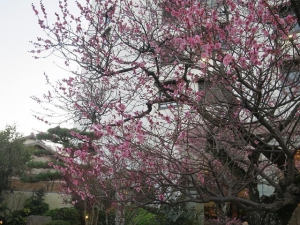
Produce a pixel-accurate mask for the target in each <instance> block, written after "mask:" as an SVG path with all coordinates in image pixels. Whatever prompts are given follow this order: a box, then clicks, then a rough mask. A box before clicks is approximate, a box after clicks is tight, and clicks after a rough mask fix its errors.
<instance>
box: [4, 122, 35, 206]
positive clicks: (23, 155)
mask: <svg viewBox="0 0 300 225" xmlns="http://www.w3.org/2000/svg"><path fill="white" fill-rule="evenodd" d="M20 137H21V136H20V135H19V134H18V133H17V132H16V128H15V127H14V126H7V127H6V128H5V130H2V131H0V156H1V157H0V194H1V192H2V191H3V190H8V189H9V188H10V187H9V182H8V179H9V177H12V176H20V175H22V174H23V173H24V171H25V168H26V162H27V161H28V160H29V159H30V155H31V148H28V147H26V146H25V145H24V144H23V141H22V140H20V139H19V138H20ZM0 203H1V200H0Z"/></svg>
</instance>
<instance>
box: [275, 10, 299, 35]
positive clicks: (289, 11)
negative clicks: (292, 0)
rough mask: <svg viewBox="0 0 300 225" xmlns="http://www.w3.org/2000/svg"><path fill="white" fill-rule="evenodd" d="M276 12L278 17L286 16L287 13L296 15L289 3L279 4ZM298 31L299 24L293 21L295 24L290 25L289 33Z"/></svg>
mask: <svg viewBox="0 0 300 225" xmlns="http://www.w3.org/2000/svg"><path fill="white" fill-rule="evenodd" d="M278 14H279V16H280V17H287V16H288V15H292V16H295V17H296V15H295V12H294V9H293V7H292V6H291V5H290V4H286V5H282V6H279V8H278ZM299 32H300V26H299V24H298V22H295V24H294V25H293V26H292V27H291V33H299Z"/></svg>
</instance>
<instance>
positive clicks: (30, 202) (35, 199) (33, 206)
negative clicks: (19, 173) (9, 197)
mask: <svg viewBox="0 0 300 225" xmlns="http://www.w3.org/2000/svg"><path fill="white" fill-rule="evenodd" d="M44 200H45V191H44V190H43V189H40V190H38V191H37V192H34V193H33V194H32V196H31V197H30V198H28V199H26V201H25V203H24V208H28V209H29V210H30V215H43V214H44V213H45V212H47V211H48V210H49V205H48V204H47V203H45V202H44Z"/></svg>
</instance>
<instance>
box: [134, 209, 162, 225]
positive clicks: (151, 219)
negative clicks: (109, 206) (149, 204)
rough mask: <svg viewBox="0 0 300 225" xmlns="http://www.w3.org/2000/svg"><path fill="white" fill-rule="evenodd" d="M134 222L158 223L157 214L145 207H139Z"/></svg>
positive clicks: (146, 224)
mask: <svg viewBox="0 0 300 225" xmlns="http://www.w3.org/2000/svg"><path fill="white" fill-rule="evenodd" d="M132 224H136V225H157V224H159V223H158V221H157V216H156V215H155V214H153V213H150V212H148V211H147V210H145V209H142V208H140V209H138V212H137V214H136V216H135V217H134V218H133V219H132Z"/></svg>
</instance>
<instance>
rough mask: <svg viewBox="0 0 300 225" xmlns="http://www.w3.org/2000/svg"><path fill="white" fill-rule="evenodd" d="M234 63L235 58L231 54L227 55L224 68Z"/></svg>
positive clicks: (224, 59)
mask: <svg viewBox="0 0 300 225" xmlns="http://www.w3.org/2000/svg"><path fill="white" fill-rule="evenodd" d="M232 61H233V57H232V55H230V54H227V55H226V56H225V57H224V58H223V64H224V66H228V65H229V64H230V63H231V62H232Z"/></svg>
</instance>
